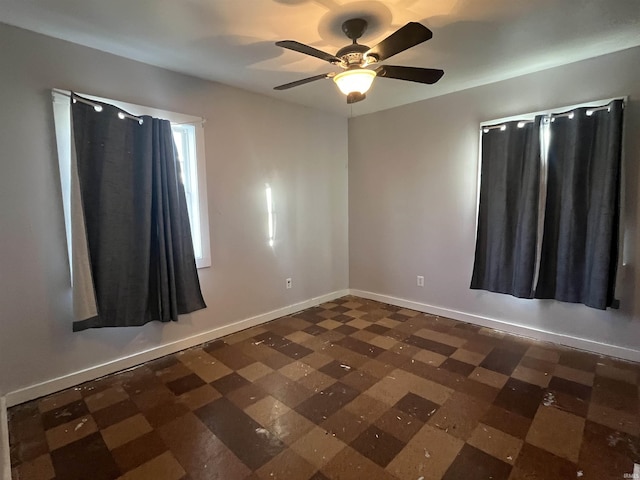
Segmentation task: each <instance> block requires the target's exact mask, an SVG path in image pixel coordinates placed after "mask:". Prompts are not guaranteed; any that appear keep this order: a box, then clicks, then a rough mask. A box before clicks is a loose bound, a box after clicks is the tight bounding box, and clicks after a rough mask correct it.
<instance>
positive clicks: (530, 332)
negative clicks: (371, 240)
mask: <svg viewBox="0 0 640 480" xmlns="http://www.w3.org/2000/svg"><path fill="white" fill-rule="evenodd" d="M349 293H350V294H351V295H354V296H356V297H362V298H368V299H369V300H376V301H378V302H383V303H389V304H391V305H395V306H397V307H403V308H409V309H412V310H417V311H420V312H424V313H430V314H433V315H440V316H442V317H448V318H452V319H454V320H460V321H463V322H468V323H474V324H476V325H481V326H483V327H489V328H494V329H496V330H502V331H504V332H508V333H513V334H516V335H522V336H524V337H529V338H533V339H535V340H542V341H545V342H553V343H557V344H559V345H565V346H568V347H572V348H577V349H580V350H587V351H590V352H594V353H598V354H601V355H607V356H610V357H616V358H621V359H624V360H629V361H632V362H640V350H633V349H631V348H626V347H620V346H617V345H611V344H608V343H601V342H596V341H595V340H589V339H586V338H580V337H574V336H571V335H566V334H563V333H555V332H549V331H546V330H540V329H537V328H532V327H528V326H526V325H518V324H516V323H510V322H506V321H504V320H499V319H495V318H489V317H483V316H481V315H476V314H473V313H467V312H460V311H457V310H450V309H448V308H442V307H436V306H434V305H429V304H426V303H420V302H416V301H413V300H406V299H404V298H397V297H392V296H389V295H382V294H379V293H373V292H367V291H364V290H357V289H353V288H352V289H350V290H349Z"/></svg>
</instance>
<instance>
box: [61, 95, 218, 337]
mask: <svg viewBox="0 0 640 480" xmlns="http://www.w3.org/2000/svg"><path fill="white" fill-rule="evenodd" d="M93 103H98V102H93ZM99 105H100V106H101V107H102V111H96V109H95V108H94V107H93V106H91V105H88V104H85V103H83V102H80V101H78V102H75V103H73V104H72V124H73V125H72V128H73V138H74V145H72V147H73V146H75V152H76V159H77V171H78V179H79V185H80V193H81V203H82V209H83V211H84V221H85V227H86V236H87V244H88V250H89V257H90V265H91V273H92V276H93V287H94V291H95V299H96V303H97V310H98V316H97V317H94V318H90V319H86V320H83V321H77V322H74V326H73V328H74V330H83V329H86V328H93V327H124V326H139V325H143V324H145V323H147V322H149V321H152V320H159V321H162V322H167V321H171V320H173V321H176V320H177V319H178V315H179V314H184V313H189V312H193V311H195V310H198V309H201V308H205V307H206V305H205V302H204V300H203V298H202V293H201V291H200V283H199V280H198V274H197V270H196V265H195V259H194V253H193V244H192V242H191V228H190V225H189V219H188V213H187V206H186V200H185V193H184V186H183V184H182V180H181V175H180V167H179V162H178V161H177V158H176V150H175V146H174V143H173V135H172V132H171V125H170V123H169V122H168V121H167V120H160V119H156V118H152V117H149V116H144V117H141V118H142V120H143V122H142V124H140V123H139V122H137V121H136V120H132V119H130V118H125V119H121V118H119V117H118V113H120V112H121V110H119V109H118V108H116V107H114V106H112V105H108V104H104V103H100V104H99Z"/></svg>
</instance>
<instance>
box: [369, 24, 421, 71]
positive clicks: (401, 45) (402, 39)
mask: <svg viewBox="0 0 640 480" xmlns="http://www.w3.org/2000/svg"><path fill="white" fill-rule="evenodd" d="M431 37H433V33H431V30H429V29H428V28H427V27H425V26H424V25H422V24H420V23H417V22H409V23H407V24H406V25H405V26H404V27H402V28H400V29H398V30H396V31H395V32H394V33H392V34H391V35H389V36H388V37H387V38H385V39H384V40H382V41H381V42H380V43H379V44H377V45H376V46H375V47H373V48H370V49H369V50H368V51H367V52H366V53H365V56H371V57H375V58H377V59H378V61H379V62H381V61H383V60H386V59H387V58H389V57H392V56H393V55H395V54H397V53H400V52H404V51H405V50H406V49H408V48H411V47H415V46H416V45H418V44H420V43H422V42H426V41H427V40H429V39H430V38H431Z"/></svg>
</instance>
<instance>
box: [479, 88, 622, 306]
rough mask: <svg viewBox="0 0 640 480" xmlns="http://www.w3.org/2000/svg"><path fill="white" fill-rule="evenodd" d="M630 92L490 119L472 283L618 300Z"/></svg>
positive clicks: (589, 300) (484, 138)
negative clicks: (621, 96)
mask: <svg viewBox="0 0 640 480" xmlns="http://www.w3.org/2000/svg"><path fill="white" fill-rule="evenodd" d="M623 108H624V100H623V99H611V100H603V101H599V102H593V103H589V104H583V105H578V106H573V107H566V108H563V109H558V110H559V111H557V112H549V111H547V112H537V113H535V114H529V115H526V116H519V117H511V118H507V119H502V120H499V121H492V122H485V123H483V124H481V128H480V135H481V138H480V145H481V152H480V162H479V175H478V183H479V188H478V193H479V197H478V204H477V206H478V216H477V218H478V222H477V236H476V255H475V263H474V269H473V277H472V281H471V288H476V289H482V290H489V291H493V292H499V293H508V294H511V295H514V296H517V297H524V298H540V299H556V300H561V301H565V302H571V303H583V304H585V305H587V306H590V307H593V308H599V309H605V308H607V307H612V306H613V307H615V306H617V301H616V300H615V297H614V295H615V280H616V274H617V270H618V262H619V258H620V257H619V255H618V251H619V248H618V247H619V238H621V237H620V236H619V231H620V218H621V215H620V203H621V201H620V198H621V185H622V182H621V178H622V163H621V159H622V128H623Z"/></svg>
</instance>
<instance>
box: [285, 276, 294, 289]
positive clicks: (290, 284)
mask: <svg viewBox="0 0 640 480" xmlns="http://www.w3.org/2000/svg"><path fill="white" fill-rule="evenodd" d="M286 282H287V289H289V288H291V286H292V285H293V283H292V282H291V279H290V278H287V280H286Z"/></svg>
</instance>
